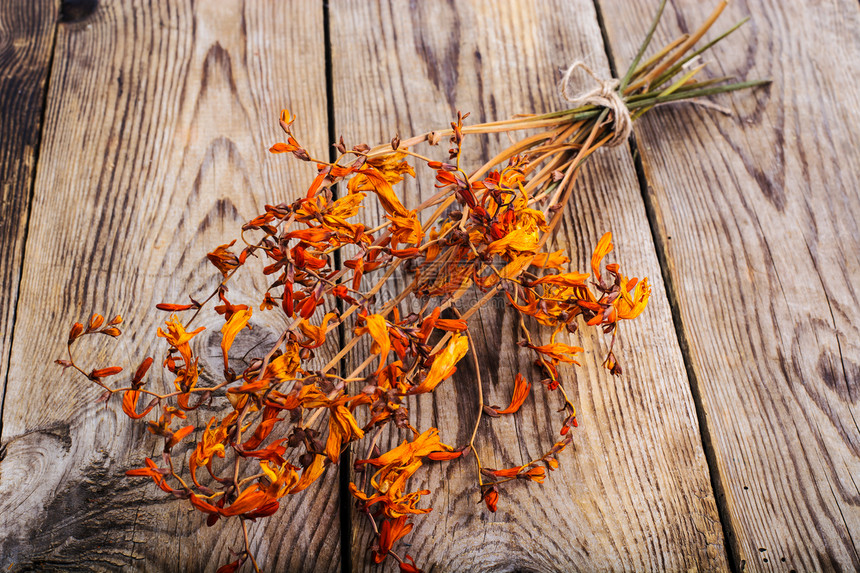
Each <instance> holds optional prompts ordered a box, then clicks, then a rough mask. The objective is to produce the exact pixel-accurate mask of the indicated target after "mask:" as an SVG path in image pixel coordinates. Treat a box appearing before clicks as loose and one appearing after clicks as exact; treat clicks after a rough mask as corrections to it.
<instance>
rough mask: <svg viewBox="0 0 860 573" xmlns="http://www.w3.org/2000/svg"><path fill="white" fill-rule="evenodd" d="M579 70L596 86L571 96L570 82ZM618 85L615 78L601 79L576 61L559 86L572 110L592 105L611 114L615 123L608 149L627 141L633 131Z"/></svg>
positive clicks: (628, 111)
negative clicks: (592, 80) (592, 79)
mask: <svg viewBox="0 0 860 573" xmlns="http://www.w3.org/2000/svg"><path fill="white" fill-rule="evenodd" d="M580 68H581V69H582V70H583V71H585V73H587V74H588V75H590V76H591V77H592V78H594V81H595V82H597V85H596V86H595V87H594V88H592V89H591V90H589V91H583V92H580V93H578V94H576V95H571V94H570V81H571V79H572V76H573V73H574V72H575V71H576V70H578V69H580ZM620 83H621V82H619V81H618V80H617V79H615V78H610V79H608V80H604V79H602V78H601V77H600V76H598V75H597V74H595V73H594V71H593V70H592V69H591V68H589V67H588V66H587V65H586V64H585V62H583V61H582V60H577V61H575V62H573V64H571V66H570V67H569V68H567V71H566V72H564V76H563V77H562V78H561V83H560V84H559V88H560V90H561V97H563V98H564V99H565V100H567V101H568V102H570V104H571V105H572V106H573V107H574V108H577V107H583V106H586V105H593V106H595V107H604V108H606V109H608V110H609V111H611V112H612V117H613V119H614V120H615V121H614V125H613V129H612V139H610V140H609V141H608V142H607V143H606V145H607V146H608V147H617V146H618V145H621V144H622V143H624V142H625V141H627V138H628V137H630V132H631V131H632V130H633V120H632V119H630V110H629V109H627V104H626V103H624V100H623V99H622V98H621V94H619V93H618V86H619V85H620Z"/></svg>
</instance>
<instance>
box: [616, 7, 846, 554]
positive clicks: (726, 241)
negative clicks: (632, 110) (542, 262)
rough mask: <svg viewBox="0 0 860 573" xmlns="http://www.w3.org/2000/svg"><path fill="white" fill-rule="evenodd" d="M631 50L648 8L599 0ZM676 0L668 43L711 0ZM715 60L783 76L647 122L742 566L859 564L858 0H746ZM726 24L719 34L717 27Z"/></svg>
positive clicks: (645, 139)
mask: <svg viewBox="0 0 860 573" xmlns="http://www.w3.org/2000/svg"><path fill="white" fill-rule="evenodd" d="M600 4H601V7H602V8H603V13H604V19H605V21H606V23H607V29H608V37H609V39H610V42H611V45H612V48H613V51H614V55H615V57H616V58H617V60H618V64H619V65H620V64H622V63H623V62H626V61H627V60H628V59H629V58H630V57H631V55H632V54H633V53H634V51H635V47H636V46H635V42H636V41H637V39H638V38H639V37H640V36H641V34H642V33H644V31H645V29H646V23H645V22H646V21H647V19H648V15H649V13H650V10H651V8H650V7H649V6H645V5H644V3H639V2H627V1H624V0H601V2H600ZM708 4H710V3H707V2H697V1H695V0H687V1H683V2H674V3H673V4H672V6H671V7H670V9H668V11H667V17H666V18H665V19H664V23H663V26H662V27H661V28H660V30H659V32H658V35H657V36H658V38H657V40H658V41H665V40H668V39H670V38H672V37H674V36H676V35H677V34H679V33H680V32H682V31H691V30H692V29H693V28H695V27H696V26H697V25H698V23H699V22H701V21H703V20H704V18H705V17H706V16H707V13H708V12H709V11H710V9H711V8H712V7H711V6H708ZM744 16H751V17H752V21H751V22H750V24H749V25H748V26H746V27H745V28H744V29H742V30H741V31H740V32H739V33H738V37H737V38H735V39H734V41H733V42H731V43H730V44H727V45H726V46H721V47H718V48H717V51H716V52H715V54H714V56H712V57H710V58H709V60H710V64H709V67H710V68H711V72H710V73H711V74H712V75H713V76H720V75H736V76H739V77H748V78H759V77H770V78H773V81H774V83H773V85H772V86H771V87H770V89H769V90H760V91H758V92H756V93H754V94H751V93H739V94H736V95H734V96H732V97H722V98H719V99H718V100H717V101H718V103H720V104H723V105H727V106H729V107H730V108H731V109H732V110H733V112H734V115H733V116H732V117H725V116H722V115H719V114H715V113H713V112H712V111H708V110H702V109H696V108H694V107H690V106H676V107H674V108H667V109H665V110H661V111H660V112H659V113H656V114H654V115H653V116H652V117H651V118H649V119H646V120H645V121H644V122H642V124H640V125H639V126H638V127H637V129H636V137H637V141H638V144H639V150H640V152H641V154H642V160H643V164H644V168H645V174H646V176H647V179H648V185H649V187H648V198H649V201H650V202H651V204H652V205H653V209H654V215H655V217H654V219H655V220H656V222H657V226H656V229H657V237H658V242H659V244H660V245H661V246H662V249H663V252H664V253H665V257H666V265H665V270H666V271H667V272H668V273H669V276H670V277H671V282H672V284H673V285H674V290H675V295H676V298H677V305H678V306H677V308H678V311H679V314H680V317H681V323H682V325H683V335H684V337H685V339H686V341H688V343H689V364H690V366H691V368H692V373H693V376H694V379H695V381H696V384H697V386H698V391H699V393H700V395H701V402H702V406H703V408H704V412H705V414H706V418H707V423H706V426H707V436H708V439H709V441H710V444H711V445H712V447H713V451H714V456H713V457H714V461H715V464H716V466H715V469H716V471H717V473H718V475H719V480H720V483H721V487H720V489H722V492H718V493H721V494H722V495H721V499H720V501H721V503H722V504H723V506H724V515H725V516H727V517H728V520H727V521H728V523H727V526H728V531H729V532H730V543H731V545H732V553H733V554H734V560H735V562H734V564H733V565H734V566H735V567H737V569H744V568H745V570H748V571H750V570H755V571H763V570H778V571H789V570H796V571H833V570H842V571H850V570H857V569H858V568H860V555H858V547H857V545H856V543H857V540H858V539H860V490H858V477H860V429H858V426H857V418H858V414H860V411H858V399H860V386H858V385H860V332H858V328H860V305H858V294H857V281H858V279H860V231H858V226H857V221H858V220H860V192H859V191H858V190H860V154H858V152H857V149H858V146H860V129H858V125H860V96H858V92H860V90H858V88H860V82H858V77H860V5H858V3H857V2H856V1H854V0H841V1H834V2H827V3H811V2H780V1H768V0H765V1H760V2H737V3H734V4H732V5H730V7H729V9H728V10H727V11H726V15H725V16H724V17H723V21H724V22H726V26H728V24H731V23H733V22H734V21H736V20H739V19H740V18H742V17H744ZM713 36H714V35H713V34H712V35H711V37H713Z"/></svg>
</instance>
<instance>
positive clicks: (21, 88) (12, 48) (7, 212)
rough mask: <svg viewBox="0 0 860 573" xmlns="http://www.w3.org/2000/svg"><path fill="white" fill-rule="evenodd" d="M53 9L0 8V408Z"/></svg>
mask: <svg viewBox="0 0 860 573" xmlns="http://www.w3.org/2000/svg"><path fill="white" fill-rule="evenodd" d="M58 12H59V4H58V2H57V0H40V1H37V2H32V1H30V0H18V1H15V2H4V3H3V5H2V6H0V109H2V110H3V114H2V116H0V182H2V184H0V205H1V206H2V207H0V213H2V215H0V252H2V253H3V256H2V257H0V412H2V411H3V394H4V389H5V386H6V376H7V374H8V368H9V353H10V351H11V348H12V327H13V323H14V320H15V306H16V304H17V302H18V279H19V278H20V274H21V261H22V260H23V256H24V236H25V234H26V232H27V218H28V215H29V213H30V191H31V190H32V188H33V176H34V169H35V166H36V148H37V147H38V145H39V128H40V126H41V118H42V104H43V102H44V99H45V80H46V79H47V76H48V67H49V65H50V62H51V48H52V47H53V41H54V30H55V28H56V25H57V15H58ZM0 424H2V422H0ZM0 428H2V425H0Z"/></svg>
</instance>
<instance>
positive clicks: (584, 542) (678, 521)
mask: <svg viewBox="0 0 860 573" xmlns="http://www.w3.org/2000/svg"><path fill="white" fill-rule="evenodd" d="M331 14H332V60H333V65H334V68H333V75H334V88H335V91H334V98H335V124H336V130H337V132H338V133H344V134H345V135H346V136H347V137H346V139H347V141H348V145H353V144H356V143H358V142H359V141H367V142H368V143H374V142H379V141H387V140H388V139H390V138H391V137H392V136H393V135H394V133H395V131H398V132H399V133H400V134H401V135H403V136H404V137H405V136H407V135H410V134H416V133H421V132H423V131H427V130H430V129H434V128H437V129H438V128H440V127H445V126H446V125H447V123H448V122H449V121H450V120H451V119H452V118H453V117H454V116H455V114H456V110H458V109H459V110H462V111H464V112H466V111H469V112H472V118H471V120H472V121H482V120H491V119H502V118H506V117H509V116H510V115H512V114H514V113H517V112H541V111H548V110H552V109H560V107H561V105H562V104H561V103H560V102H559V99H558V96H557V88H556V82H557V80H558V79H559V78H560V75H561V74H560V73H559V72H558V69H559V67H565V66H567V65H568V64H569V62H571V61H572V60H574V59H577V58H585V59H586V60H587V61H588V63H589V64H590V65H591V66H592V67H593V68H594V69H596V70H598V71H599V72H601V73H608V72H607V62H606V59H605V57H604V49H603V46H602V43H601V36H600V30H599V28H598V25H597V19H596V14H595V11H594V6H593V4H592V3H591V2H590V1H586V0H580V1H573V2H570V1H562V0H557V1H531V2H504V1H500V0H496V1H492V2H458V3H442V2H427V3H413V4H409V5H407V4H406V3H405V2H390V1H389V2H386V1H380V2H373V3H370V2H349V1H346V0H344V1H335V2H332V7H331ZM469 139H470V138H469V137H467V144H466V145H467V147H468V148H469V149H470V153H471V154H472V156H475V155H479V156H481V157H483V158H487V157H488V155H490V154H492V153H493V152H494V151H493V150H498V149H500V145H501V144H502V143H503V142H502V141H501V139H500V138H494V139H490V140H489V141H488V142H485V143H484V142H480V141H479V140H478V139H477V138H472V140H471V142H469ZM446 149H447V147H446ZM418 151H419V152H420V153H432V154H435V155H438V154H439V153H444V151H439V148H436V149H432V148H423V147H422V148H419V150H418ZM435 155H434V156H435ZM476 163H477V162H476V161H472V164H473V165H474V164H476ZM433 183H434V182H433V179H432V177H429V178H428V177H424V178H422V179H421V180H420V181H419V182H418V183H417V184H412V186H411V187H409V188H408V189H409V191H407V193H408V194H407V196H406V198H405V203H406V206H407V208H413V207H414V206H416V205H417V204H418V203H419V202H420V201H421V199H422V198H426V197H428V196H430V194H432V193H433V192H434V188H433ZM578 189H579V190H578V192H577V193H575V194H574V197H573V199H572V201H571V204H570V205H569V206H568V207H567V217H566V219H565V222H564V227H563V229H562V231H561V232H560V233H559V236H558V237H557V238H556V243H557V244H558V245H559V246H560V247H561V248H566V249H568V250H569V252H570V255H571V258H572V260H573V263H572V266H574V267H575V268H580V269H582V268H587V265H588V261H589V260H590V257H591V251H592V249H593V247H594V245H595V244H596V242H597V240H598V239H599V238H600V236H601V235H602V234H603V233H604V232H605V231H606V230H611V231H612V232H613V233H614V236H615V239H616V241H617V253H618V255H617V257H618V258H617V260H619V261H620V262H622V263H623V266H624V267H626V268H627V269H628V270H629V271H631V272H632V269H635V270H636V271H637V272H642V273H644V274H647V275H648V276H650V277H651V279H652V280H653V281H654V294H653V298H652V302H651V306H650V308H649V310H648V311H647V313H646V314H645V315H643V316H642V317H640V319H639V320H637V321H634V323H632V324H625V325H624V326H625V328H624V329H623V333H622V336H621V343H620V344H621V347H620V352H619V356H621V357H623V359H624V360H625V362H626V367H627V372H628V373H627V374H625V375H624V376H623V377H621V378H614V379H613V378H612V377H610V376H609V375H608V374H607V373H606V372H605V371H604V370H603V369H602V368H600V366H599V362H600V361H601V359H602V353H603V352H605V350H606V342H605V341H603V340H598V337H595V336H591V335H585V336H579V337H573V339H572V342H573V343H575V344H580V345H582V346H584V347H585V348H586V354H587V355H588V358H587V359H588V364H589V365H588V366H585V367H583V368H582V369H580V370H578V372H576V373H575V372H573V371H570V370H568V371H566V372H565V376H566V377H567V379H568V383H569V384H570V385H571V386H572V388H573V395H574V398H573V400H574V402H575V403H576V405H577V407H578V408H579V420H580V424H579V428H578V429H576V430H574V432H575V435H574V447H573V448H571V450H572V451H570V450H569V451H566V452H565V453H564V454H563V455H562V460H561V461H562V464H561V469H560V470H559V471H557V472H555V473H554V474H553V475H551V476H550V479H549V480H548V481H547V483H545V484H544V485H543V486H537V485H534V484H533V485H531V486H526V485H525V484H522V483H517V484H514V487H507V488H505V489H504V491H503V493H502V498H501V500H500V502H499V509H498V512H497V513H495V514H490V513H488V512H487V511H486V509H484V508H483V506H482V505H481V506H479V505H476V502H478V501H479V496H478V493H477V488H476V487H475V486H476V483H477V478H476V475H475V469H474V460H473V459H471V458H470V459H467V460H462V461H458V462H453V463H451V464H448V465H441V464H439V465H435V466H430V469H429V470H428V471H427V473H425V474H423V477H422V478H418V477H417V476H416V478H414V480H413V482H412V486H411V488H410V491H412V490H414V489H419V488H423V487H428V486H429V487H432V488H434V489H436V492H435V493H434V494H433V495H432V496H428V497H427V498H424V501H423V502H422V504H421V506H422V507H430V506H432V507H433V508H434V511H433V512H432V513H431V514H430V515H428V516H419V517H417V518H416V519H415V520H414V522H415V529H414V531H413V532H412V533H411V534H410V536H409V538H408V539H407V540H406V543H411V544H412V545H411V547H407V548H406V550H405V552H408V553H409V554H411V555H414V556H417V557H418V560H419V565H421V566H424V567H426V568H427V569H430V570H434V571H468V570H482V571H483V570H496V569H499V570H519V569H523V570H526V569H527V570H545V571H573V570H585V571H590V570H636V571H638V570H682V569H683V570H686V569H697V570H709V569H715V570H723V569H725V568H726V560H725V553H724V542H723V537H722V529H721V526H720V523H719V519H718V516H717V510H716V504H715V501H714V497H713V494H712V490H711V484H710V480H709V476H708V469H707V466H706V462H705V458H704V454H703V451H702V446H701V442H700V435H699V430H698V422H697V419H696V413H695V408H694V403H693V399H692V397H691V394H690V388H689V385H688V380H687V377H686V374H685V370H684V366H683V363H682V357H681V352H680V350H679V346H678V343H677V340H676V337H675V333H674V331H673V328H672V323H671V320H670V318H669V317H670V310H669V306H668V303H667V300H666V295H665V291H664V287H663V284H662V282H661V278H660V268H659V265H658V262H657V257H656V254H655V250H654V246H653V243H652V241H651V234H650V230H649V227H648V222H647V218H646V214H645V210H644V208H643V203H642V199H641V196H640V192H639V186H638V184H637V180H636V176H635V173H634V169H633V164H632V162H631V160H630V156H629V153H628V152H627V150H626V148H622V149H618V150H614V151H610V152H602V153H601V154H599V156H598V157H596V158H595V159H594V161H593V163H592V164H591V165H590V166H589V167H588V168H587V169H586V170H585V172H584V174H583V177H582V179H581V181H580V183H579V187H578ZM377 217H379V213H377ZM640 276H641V275H640ZM383 298H385V297H383ZM495 302H498V301H495ZM471 328H472V329H473V333H474V335H475V338H476V341H477V342H476V344H477V346H478V353H479V356H480V360H481V367H482V377H483V380H484V384H485V393H486V399H487V401H488V403H491V404H503V403H507V402H506V400H508V399H509V397H510V395H511V392H512V388H513V379H514V373H515V372H517V371H523V372H526V373H527V374H528V375H530V376H532V375H533V374H532V370H531V366H530V363H531V362H530V359H529V358H527V357H526V356H525V355H523V354H520V353H518V352H517V351H516V347H515V342H517V340H518V339H519V336H520V335H519V334H518V332H517V324H516V322H514V315H512V314H511V313H510V312H507V311H505V310H504V309H503V307H502V305H491V306H488V307H487V308H486V309H485V310H483V311H482V312H481V314H480V316H479V317H478V318H476V319H475V320H474V321H473V322H472V327H471ZM543 334H544V336H547V335H548V333H543ZM598 357H601V358H598ZM595 362H596V363H597V364H595ZM474 378H475V376H474V370H473V368H472V365H471V359H468V358H467V359H464V360H463V361H462V362H461V363H460V366H459V370H458V374H457V375H456V377H455V379H454V380H453V382H446V383H445V385H443V386H441V387H440V388H439V389H437V391H436V393H435V395H434V396H433V397H429V398H428V399H426V400H419V401H418V402H414V403H412V404H411V405H410V410H411V416H410V419H411V421H412V423H413V424H415V425H416V426H417V427H419V428H427V427H429V426H431V425H436V426H438V427H439V428H441V432H442V437H443V441H446V442H447V443H453V444H458V445H459V444H464V443H467V442H468V436H469V434H470V433H471V428H472V425H473V424H474V421H475V416H476V412H475V408H476V404H477V395H476V389H475V385H474ZM535 396H536V397H535V398H534V400H531V399H530V400H529V401H528V402H527V403H526V405H525V406H524V407H523V409H522V410H521V412H520V413H519V414H517V415H516V416H515V417H511V418H506V419H500V420H494V421H493V423H492V424H486V423H485V424H484V425H483V426H482V430H481V432H480V433H479V441H478V447H479V448H480V452H481V455H482V457H483V459H484V460H485V465H486V466H489V467H496V468H501V467H511V466H513V465H516V464H520V463H523V461H528V460H530V459H532V457H533V456H535V455H539V454H541V453H543V452H544V451H546V450H547V449H548V448H549V447H550V446H551V445H552V443H554V442H555V441H556V438H557V434H556V433H555V432H557V428H558V426H559V425H560V422H556V419H557V416H558V414H557V409H558V407H559V403H558V402H556V400H555V398H556V396H554V395H550V396H547V395H546V394H545V393H543V392H541V391H537V392H536V393H535ZM455 404H456V406H454V405H455ZM544 420H553V421H552V423H548V422H545V421H544ZM400 438H401V437H400V436H392V437H390V441H389V444H394V443H396V442H399V440H400ZM359 447H361V446H359ZM364 453H365V452H364V449H362V450H361V451H360V455H361V456H362V457H364ZM422 471H423V470H422ZM440 484H441V485H440ZM353 534H354V535H353V538H354V543H353V548H352V558H353V563H354V569H356V570H359V571H370V570H375V569H373V565H372V564H371V560H370V553H369V551H368V547H369V546H370V545H371V544H372V543H373V537H372V534H371V533H370V528H369V527H368V525H367V523H365V522H363V521H362V518H361V516H357V518H356V520H354V531H353ZM389 561H391V562H392V563H393V560H389ZM385 570H386V571H390V570H393V569H392V565H391V564H389V565H388V568H387V569H385Z"/></svg>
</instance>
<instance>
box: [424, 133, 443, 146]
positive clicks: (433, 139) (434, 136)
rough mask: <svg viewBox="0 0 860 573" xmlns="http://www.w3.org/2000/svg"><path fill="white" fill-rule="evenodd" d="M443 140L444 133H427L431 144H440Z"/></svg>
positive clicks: (428, 141)
mask: <svg viewBox="0 0 860 573" xmlns="http://www.w3.org/2000/svg"><path fill="white" fill-rule="evenodd" d="M441 140H442V135H441V134H440V133H438V132H436V131H431V132H430V133H428V134H427V143H429V144H430V145H439V142H440V141H441Z"/></svg>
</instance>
